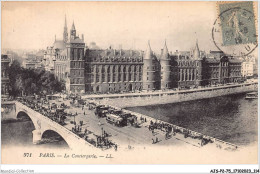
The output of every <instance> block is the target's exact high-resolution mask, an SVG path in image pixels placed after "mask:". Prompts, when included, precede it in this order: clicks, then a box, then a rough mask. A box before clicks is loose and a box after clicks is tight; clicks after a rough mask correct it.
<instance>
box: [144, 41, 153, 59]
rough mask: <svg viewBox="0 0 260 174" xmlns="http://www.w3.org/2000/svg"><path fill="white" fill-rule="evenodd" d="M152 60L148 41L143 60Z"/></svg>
mask: <svg viewBox="0 0 260 174" xmlns="http://www.w3.org/2000/svg"><path fill="white" fill-rule="evenodd" d="M152 58H153V52H152V49H151V46H150V41H148V44H147V49H146V51H145V54H144V59H152Z"/></svg>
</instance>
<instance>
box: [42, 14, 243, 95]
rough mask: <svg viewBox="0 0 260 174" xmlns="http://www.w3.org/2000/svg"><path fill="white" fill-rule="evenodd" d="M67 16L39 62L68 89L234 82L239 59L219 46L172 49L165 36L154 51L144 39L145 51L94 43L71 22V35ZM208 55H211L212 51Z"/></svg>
mask: <svg viewBox="0 0 260 174" xmlns="http://www.w3.org/2000/svg"><path fill="white" fill-rule="evenodd" d="M67 30H68V29H67V21H66V18H65V26H64V31H63V39H62V40H57V39H56V37H55V41H54V44H53V45H52V46H51V47H48V48H47V50H46V52H45V55H44V66H45V69H46V70H48V71H52V72H53V73H54V74H55V76H56V77H57V78H58V79H59V80H63V81H65V83H66V90H67V91H68V92H72V93H118V92H130V91H142V90H167V89H173V88H194V87H195V88H196V87H198V86H205V85H213V84H225V83H231V82H239V81H240V79H241V62H240V61H239V60H237V59H235V58H232V57H227V56H225V55H224V54H223V53H222V52H218V51H215V52H214V51H212V52H211V53H210V54H211V58H209V56H207V55H206V53H205V52H203V51H201V50H200V49H199V44H198V41H197V42H196V44H195V47H194V48H193V49H191V51H186V52H183V51H176V52H175V53H173V54H171V53H169V51H168V48H167V44H166V42H165V43H164V47H163V49H162V51H161V54H160V55H156V54H155V53H154V52H153V51H152V49H151V46H150V43H149V42H148V45H147V49H146V50H145V51H139V50H123V49H121V48H120V49H114V48H111V47H110V48H109V49H99V48H98V47H91V49H90V48H88V47H86V46H85V42H84V36H83V35H82V37H81V38H80V37H79V36H77V34H76V28H75V25H74V22H73V24H72V27H71V30H70V35H69V34H68V32H67ZM212 56H213V57H212Z"/></svg>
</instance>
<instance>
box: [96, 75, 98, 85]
mask: <svg viewBox="0 0 260 174" xmlns="http://www.w3.org/2000/svg"><path fill="white" fill-rule="evenodd" d="M96 82H97V83H98V82H99V74H96Z"/></svg>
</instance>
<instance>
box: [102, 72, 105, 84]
mask: <svg viewBox="0 0 260 174" xmlns="http://www.w3.org/2000/svg"><path fill="white" fill-rule="evenodd" d="M104 82H105V73H102V83H104Z"/></svg>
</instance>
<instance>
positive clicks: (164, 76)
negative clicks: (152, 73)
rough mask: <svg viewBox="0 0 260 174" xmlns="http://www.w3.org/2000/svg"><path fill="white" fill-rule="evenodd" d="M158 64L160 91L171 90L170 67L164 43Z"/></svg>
mask: <svg viewBox="0 0 260 174" xmlns="http://www.w3.org/2000/svg"><path fill="white" fill-rule="evenodd" d="M160 64H161V89H162V90H164V89H169V88H171V65H170V56H169V52H168V48H167V45H166V41H165V44H164V48H163V50H162V53H161V58H160Z"/></svg>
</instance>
